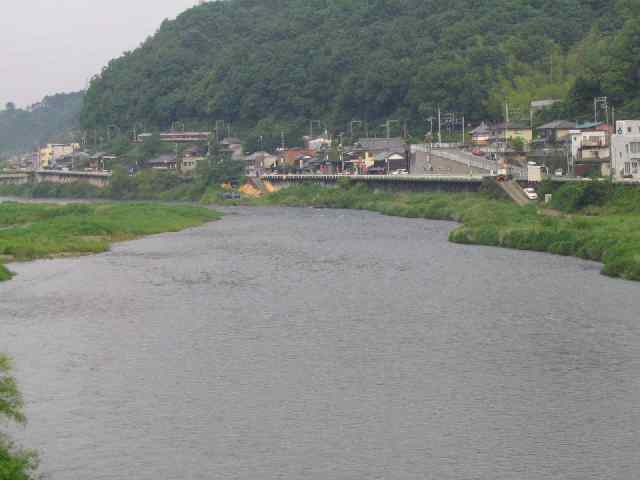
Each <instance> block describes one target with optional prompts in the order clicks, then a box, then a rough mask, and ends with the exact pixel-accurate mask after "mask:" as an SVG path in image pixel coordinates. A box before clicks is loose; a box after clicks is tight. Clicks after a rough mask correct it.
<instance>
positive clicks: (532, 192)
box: [523, 188, 538, 200]
mask: <svg viewBox="0 0 640 480" xmlns="http://www.w3.org/2000/svg"><path fill="white" fill-rule="evenodd" d="M523 191H524V193H525V195H526V196H527V198H528V199H529V200H538V194H537V193H536V191H535V189H533V188H524V189H523Z"/></svg>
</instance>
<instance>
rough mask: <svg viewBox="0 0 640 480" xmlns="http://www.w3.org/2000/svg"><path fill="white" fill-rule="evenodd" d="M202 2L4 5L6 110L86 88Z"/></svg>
mask: <svg viewBox="0 0 640 480" xmlns="http://www.w3.org/2000/svg"><path fill="white" fill-rule="evenodd" d="M196 3H198V2H197V1H196V0H0V109H2V108H4V105H5V103H6V102H9V101H13V102H15V103H16V104H17V105H18V106H19V107H24V106H26V105H30V104H32V103H35V102H37V101H39V100H40V99H42V97H44V96H45V95H48V94H52V93H58V92H70V91H75V90H81V89H83V88H85V86H86V84H87V81H88V79H89V78H90V77H91V76H93V75H94V74H96V73H98V72H99V71H100V69H101V68H102V67H103V66H104V65H105V64H106V63H108V62H109V60H111V59H112V58H114V57H117V56H119V55H121V54H122V53H123V52H124V51H126V50H131V49H133V48H135V47H136V46H138V45H139V44H140V43H141V42H142V41H143V40H144V39H145V38H147V37H148V36H149V35H151V34H153V33H154V32H155V31H156V29H157V28H158V27H159V26H160V23H161V22H162V20H163V19H165V18H175V17H176V16H177V15H178V14H179V13H181V12H182V11H184V10H186V9H187V8H189V7H191V6H193V5H195V4H196Z"/></svg>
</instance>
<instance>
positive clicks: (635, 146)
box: [629, 142, 640, 153]
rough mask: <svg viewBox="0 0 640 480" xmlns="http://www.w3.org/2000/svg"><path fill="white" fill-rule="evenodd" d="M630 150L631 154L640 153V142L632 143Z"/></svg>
mask: <svg viewBox="0 0 640 480" xmlns="http://www.w3.org/2000/svg"><path fill="white" fill-rule="evenodd" d="M629 150H631V153H640V142H631V143H630V144H629Z"/></svg>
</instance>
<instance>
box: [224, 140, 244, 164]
mask: <svg viewBox="0 0 640 480" xmlns="http://www.w3.org/2000/svg"><path fill="white" fill-rule="evenodd" d="M220 145H221V146H222V151H224V152H227V153H229V154H231V159H232V160H239V161H245V160H246V157H245V155H244V151H243V149H242V142H241V141H240V139H238V138H234V137H229V138H225V139H224V140H222V141H221V142H220Z"/></svg>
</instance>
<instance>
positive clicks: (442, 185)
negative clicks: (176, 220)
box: [260, 174, 485, 192]
mask: <svg viewBox="0 0 640 480" xmlns="http://www.w3.org/2000/svg"><path fill="white" fill-rule="evenodd" d="M484 178H485V177H483V176H481V175H466V176H464V175H313V174H293V175H262V176H261V177H260V180H261V181H263V182H264V181H266V182H269V183H271V184H273V185H274V186H277V187H288V186H291V185H296V184H302V183H312V184H319V185H334V184H336V183H338V181H340V179H347V180H349V181H350V182H353V183H356V184H357V183H362V184H365V185H368V186H370V187H373V188H379V189H385V188H388V189H394V190H409V191H449V192H451V191H454V192H477V191H478V190H480V187H482V184H483V181H484Z"/></svg>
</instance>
